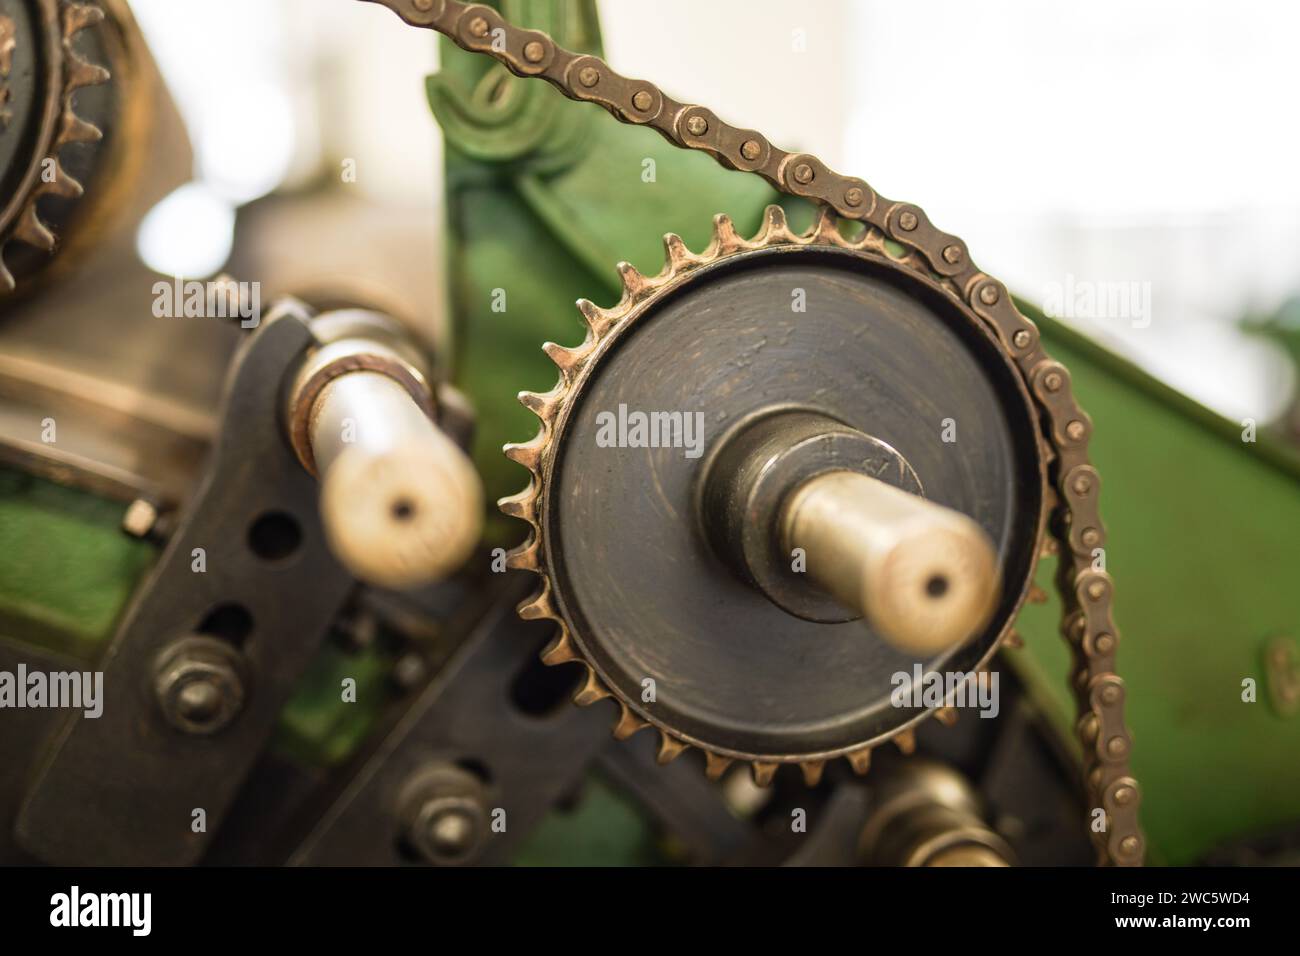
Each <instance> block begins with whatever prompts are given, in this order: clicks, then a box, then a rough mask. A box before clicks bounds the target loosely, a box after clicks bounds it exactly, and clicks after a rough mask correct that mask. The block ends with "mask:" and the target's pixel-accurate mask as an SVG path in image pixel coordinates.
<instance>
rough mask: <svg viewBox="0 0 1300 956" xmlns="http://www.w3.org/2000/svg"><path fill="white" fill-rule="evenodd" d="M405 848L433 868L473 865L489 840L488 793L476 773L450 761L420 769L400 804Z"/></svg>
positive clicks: (410, 782)
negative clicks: (471, 863)
mask: <svg viewBox="0 0 1300 956" xmlns="http://www.w3.org/2000/svg"><path fill="white" fill-rule="evenodd" d="M400 805H401V808H402V809H401V822H402V837H403V842H404V844H405V845H406V846H407V847H408V848H409V849H410V850H411V851H413V852H414V853H415V855H416V856H418V857H419V858H420V859H421V860H422V861H424V862H425V863H428V864H430V865H432V866H461V865H463V864H466V863H470V862H472V861H473V860H474V859H475V858H476V857H477V856H478V855H479V854H480V852H481V851H482V849H483V845H484V843H485V842H486V840H487V837H488V812H489V810H488V805H487V794H486V790H485V788H484V785H483V781H482V780H480V779H479V778H478V777H477V776H476V775H475V774H473V773H471V772H469V771H468V770H465V769H464V768H462V767H459V766H457V765H455V764H451V763H435V764H432V765H430V766H428V767H425V768H424V769H423V770H420V771H418V772H417V773H416V774H415V775H414V776H413V777H411V779H410V780H408V781H407V783H406V785H405V786H404V787H403V796H402V799H401V801H400Z"/></svg>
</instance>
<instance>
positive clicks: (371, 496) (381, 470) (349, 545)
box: [309, 370, 483, 588]
mask: <svg viewBox="0 0 1300 956" xmlns="http://www.w3.org/2000/svg"><path fill="white" fill-rule="evenodd" d="M309 435H310V441H311V450H312V455H313V457H314V459H315V462H316V471H317V474H318V475H319V476H320V480H321V497H320V508H321V517H322V519H323V522H324V525H325V531H326V535H327V537H328V539H329V544H330V548H331V550H333V552H334V554H335V555H336V556H337V557H338V559H339V560H340V561H342V562H343V563H344V564H345V565H346V566H347V567H348V568H349V569H350V570H351V571H352V572H353V573H354V574H355V575H356V576H357V577H359V578H361V579H362V580H365V581H368V582H370V583H372V584H376V585H379V586H381V587H391V588H405V587H414V586H418V585H421V584H427V583H429V582H431V581H436V580H439V579H441V578H444V577H446V576H447V575H448V574H450V573H451V572H452V571H454V570H456V569H457V568H458V567H460V566H461V565H462V564H463V563H464V562H465V560H466V558H468V557H469V554H470V552H471V551H472V549H473V548H474V545H475V544H476V543H477V542H478V539H479V533H480V531H481V528H482V521H483V492H482V488H481V486H480V484H479V480H478V475H477V474H476V472H475V471H474V467H473V465H472V464H471V463H470V461H469V459H468V458H467V457H466V455H465V453H464V452H463V451H461V449H460V448H459V447H457V445H456V444H455V442H453V441H452V440H451V439H450V438H449V437H448V436H447V435H446V434H444V433H443V432H442V430H441V429H439V428H438V427H437V426H436V425H435V424H434V423H433V422H432V421H430V420H429V417H428V416H427V415H426V414H425V413H424V411H423V410H422V409H421V408H420V407H419V406H418V405H417V404H416V403H415V402H414V401H413V400H412V398H411V395H410V393H409V392H407V390H406V388H405V387H404V386H403V385H402V384H401V383H399V382H398V381H396V380H395V379H393V378H391V377H390V376H388V375H385V374H384V373H382V372H375V371H364V370H363V371H355V372H348V373H347V374H344V375H341V376H339V377H337V378H334V379H332V380H331V381H330V382H329V383H328V384H326V385H325V386H324V388H323V389H322V390H321V392H320V395H319V396H318V397H317V399H316V401H315V404H314V406H313V407H312V410H311V418H310V425H309Z"/></svg>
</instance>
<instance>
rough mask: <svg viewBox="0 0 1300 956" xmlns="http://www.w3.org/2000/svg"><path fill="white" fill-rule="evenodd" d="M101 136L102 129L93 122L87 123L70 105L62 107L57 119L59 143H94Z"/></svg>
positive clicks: (102, 136) (102, 134) (101, 137)
mask: <svg viewBox="0 0 1300 956" xmlns="http://www.w3.org/2000/svg"><path fill="white" fill-rule="evenodd" d="M103 138H104V133H103V131H102V130H100V128H99V127H98V126H96V125H95V124H94V123H87V122H86V121H85V120H83V119H82V118H81V117H80V116H78V115H77V114H76V112H75V111H74V110H73V109H72V108H71V107H68V108H66V109H64V111H63V116H62V117H60V120H59V135H58V142H59V144H60V145H62V144H64V143H96V142H98V141H99V140H101V139H103Z"/></svg>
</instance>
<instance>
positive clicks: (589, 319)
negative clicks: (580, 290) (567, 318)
mask: <svg viewBox="0 0 1300 956" xmlns="http://www.w3.org/2000/svg"><path fill="white" fill-rule="evenodd" d="M577 306H578V312H579V313H581V315H582V321H583V322H585V323H586V324H587V328H588V329H590V330H591V334H592V335H594V336H595V337H596V339H597V340H600V339H602V338H604V337H605V334H606V333H607V332H609V330H610V329H611V328H613V326H614V323H615V321H616V318H615V313H614V312H612V311H610V310H609V309H602V308H601V307H600V306H598V305H596V303H594V302H592V301H591V300H590V299H579V300H578V302H577Z"/></svg>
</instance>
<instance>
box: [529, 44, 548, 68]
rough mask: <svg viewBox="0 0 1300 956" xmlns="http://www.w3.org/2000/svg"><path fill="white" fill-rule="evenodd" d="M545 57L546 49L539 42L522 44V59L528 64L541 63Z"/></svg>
mask: <svg viewBox="0 0 1300 956" xmlns="http://www.w3.org/2000/svg"><path fill="white" fill-rule="evenodd" d="M544 56H546V47H544V46H542V44H541V42H540V41H539V40H530V41H529V42H528V43H525V44H524V59H525V60H527V61H528V62H529V63H541V62H542V57H544Z"/></svg>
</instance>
